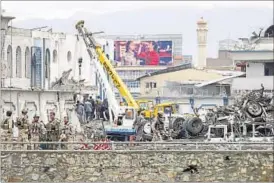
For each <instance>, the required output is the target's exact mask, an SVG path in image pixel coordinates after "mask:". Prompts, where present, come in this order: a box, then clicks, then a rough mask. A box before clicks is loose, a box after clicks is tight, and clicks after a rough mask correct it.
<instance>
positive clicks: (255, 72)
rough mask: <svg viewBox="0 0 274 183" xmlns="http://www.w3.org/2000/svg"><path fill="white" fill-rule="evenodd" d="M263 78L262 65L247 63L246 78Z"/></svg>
mask: <svg viewBox="0 0 274 183" xmlns="http://www.w3.org/2000/svg"><path fill="white" fill-rule="evenodd" d="M261 76H264V63H248V66H247V67H246V77H247V78H251V77H253V78H254V77H261Z"/></svg>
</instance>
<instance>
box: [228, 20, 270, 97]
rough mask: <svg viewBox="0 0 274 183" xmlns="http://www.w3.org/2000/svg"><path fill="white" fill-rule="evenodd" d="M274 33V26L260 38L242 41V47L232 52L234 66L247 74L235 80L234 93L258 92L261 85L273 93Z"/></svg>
mask: <svg viewBox="0 0 274 183" xmlns="http://www.w3.org/2000/svg"><path fill="white" fill-rule="evenodd" d="M273 32H274V25H271V26H270V27H268V28H267V29H265V31H264V32H262V33H260V36H253V37H251V38H250V39H247V38H246V39H242V42H241V46H240V47H239V48H238V49H235V50H233V51H231V55H232V59H233V62H234V66H235V67H239V68H241V70H242V71H245V72H246V76H245V77H241V78H235V79H234V80H233V83H232V89H233V91H234V92H236V93H237V92H240V91H243V90H257V89H260V88H261V84H263V85H264V87H265V90H268V91H273V76H274V56H273V50H274V49H273V48H274V47H273V41H274V39H273V38H274V33H273Z"/></svg>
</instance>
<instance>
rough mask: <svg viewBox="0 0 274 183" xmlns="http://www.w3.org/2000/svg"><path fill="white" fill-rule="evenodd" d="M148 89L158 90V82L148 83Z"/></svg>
mask: <svg viewBox="0 0 274 183" xmlns="http://www.w3.org/2000/svg"><path fill="white" fill-rule="evenodd" d="M146 88H157V83H156V82H148V83H146Z"/></svg>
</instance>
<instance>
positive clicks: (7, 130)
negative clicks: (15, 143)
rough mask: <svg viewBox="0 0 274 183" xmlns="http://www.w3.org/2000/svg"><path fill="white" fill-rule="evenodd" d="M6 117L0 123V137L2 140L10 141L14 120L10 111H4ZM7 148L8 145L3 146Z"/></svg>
mask: <svg viewBox="0 0 274 183" xmlns="http://www.w3.org/2000/svg"><path fill="white" fill-rule="evenodd" d="M6 116H7V117H6V119H4V120H3V121H2V123H1V128H2V130H3V131H2V133H1V138H2V137H3V138H4V141H8V142H11V141H12V129H13V127H14V121H13V119H12V111H7V112H6ZM5 148H9V146H6V147H4V149H5Z"/></svg>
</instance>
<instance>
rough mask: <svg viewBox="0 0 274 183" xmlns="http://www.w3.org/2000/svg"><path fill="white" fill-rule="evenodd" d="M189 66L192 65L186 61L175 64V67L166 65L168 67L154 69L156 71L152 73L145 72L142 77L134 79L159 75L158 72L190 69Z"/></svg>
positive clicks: (164, 72)
mask: <svg viewBox="0 0 274 183" xmlns="http://www.w3.org/2000/svg"><path fill="white" fill-rule="evenodd" d="M191 67H192V65H191V63H186V64H182V65H178V66H175V67H168V68H166V69H163V70H159V71H156V72H153V73H149V74H146V75H144V76H142V77H139V78H137V79H136V80H140V79H142V78H146V77H150V76H156V75H160V74H166V73H170V72H176V71H180V70H184V69H190V68H191Z"/></svg>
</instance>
